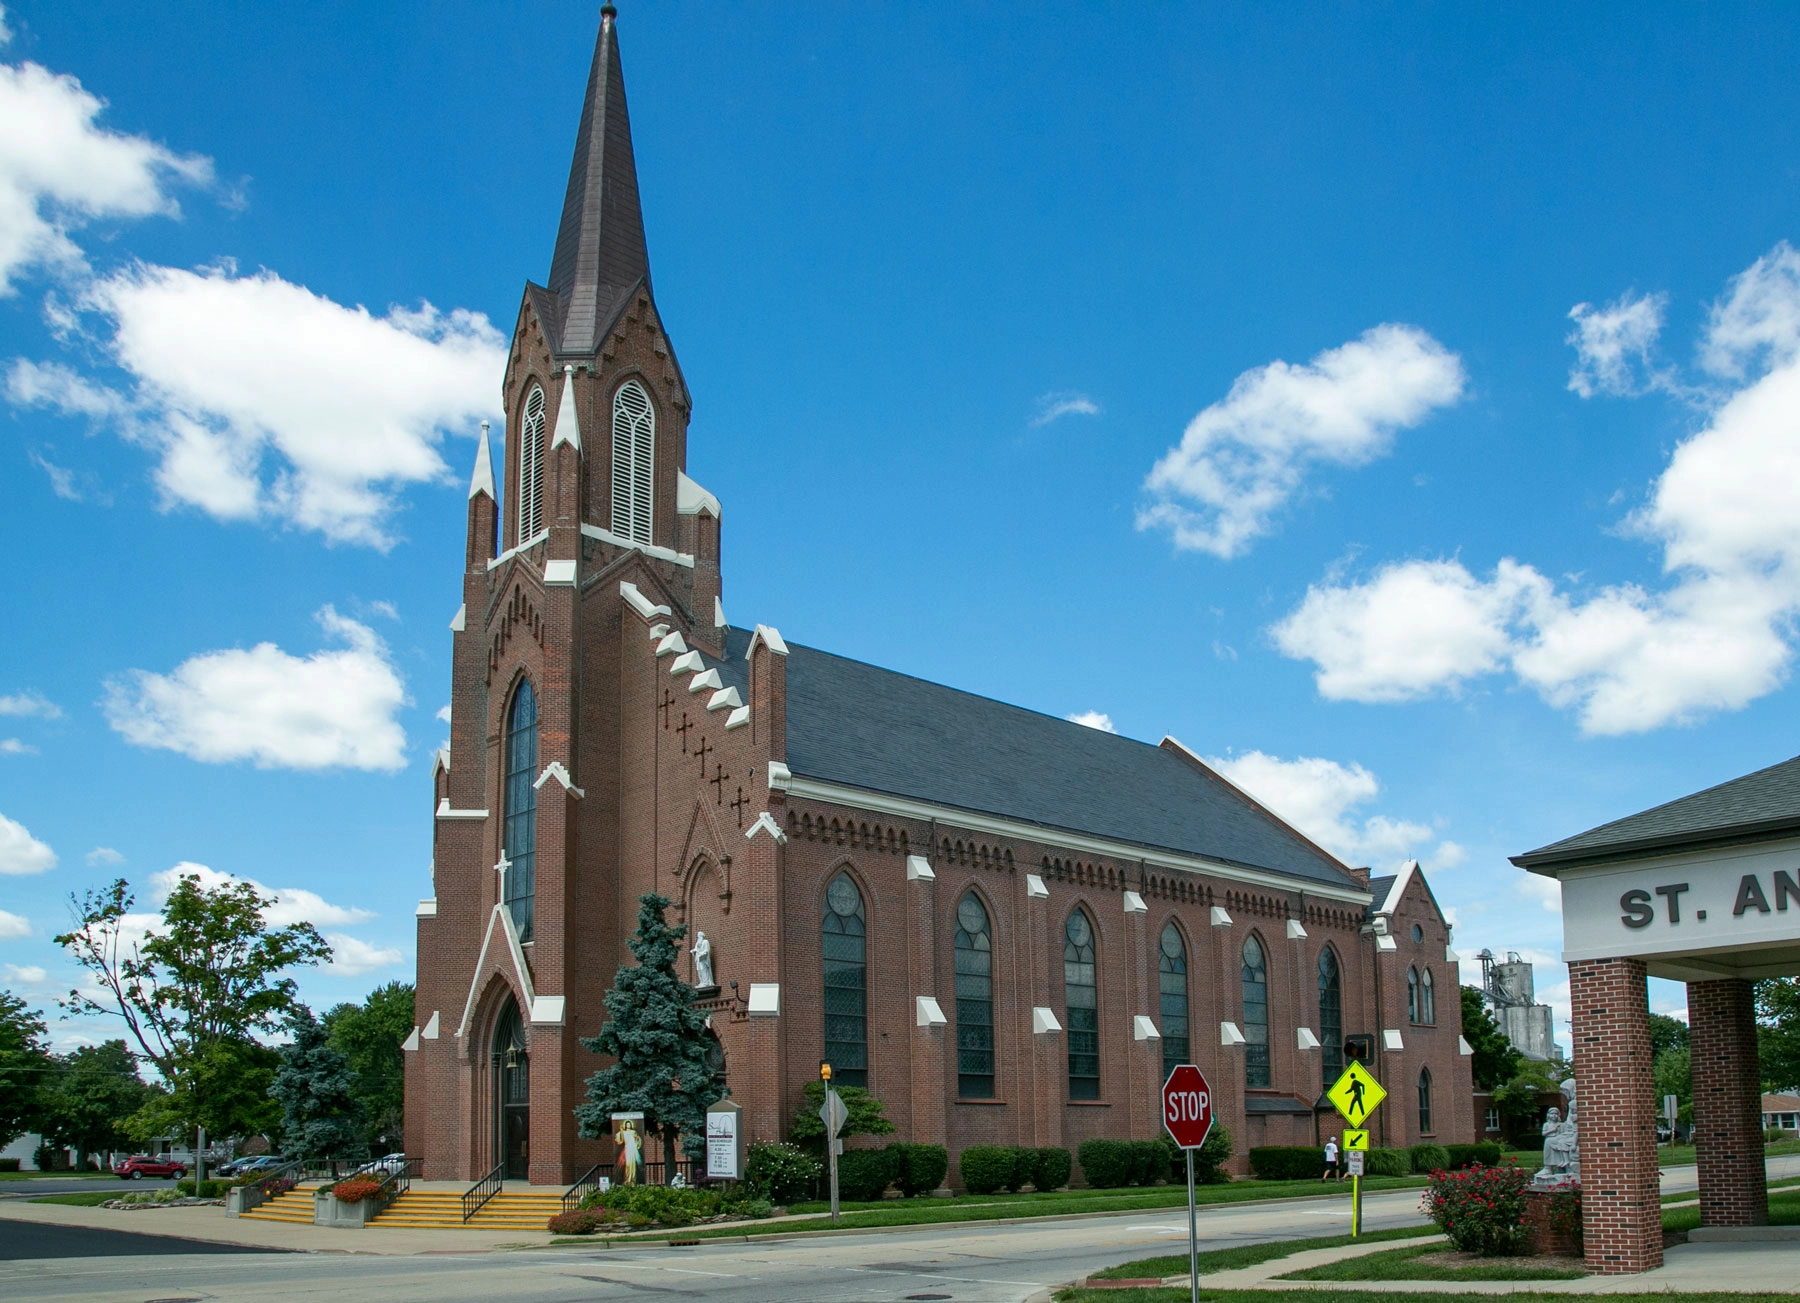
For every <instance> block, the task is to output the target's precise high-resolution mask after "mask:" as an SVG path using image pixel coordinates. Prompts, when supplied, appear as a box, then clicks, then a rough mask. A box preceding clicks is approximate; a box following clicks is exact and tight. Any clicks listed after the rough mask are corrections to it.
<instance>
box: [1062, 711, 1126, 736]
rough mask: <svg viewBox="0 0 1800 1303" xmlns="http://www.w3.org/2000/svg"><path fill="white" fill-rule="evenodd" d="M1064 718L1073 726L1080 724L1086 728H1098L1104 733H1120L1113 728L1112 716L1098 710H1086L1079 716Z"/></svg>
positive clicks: (1066, 716)
mask: <svg viewBox="0 0 1800 1303" xmlns="http://www.w3.org/2000/svg"><path fill="white" fill-rule="evenodd" d="M1063 718H1064V719H1066V720H1068V721H1069V722H1070V723H1071V724H1080V725H1082V726H1083V727H1084V728H1097V729H1099V730H1100V731H1101V732H1102V733H1117V732H1118V731H1119V730H1118V729H1116V728H1114V727H1113V722H1112V716H1111V715H1107V714H1104V713H1102V712H1101V711H1098V710H1084V711H1082V712H1081V713H1080V714H1077V715H1064V716H1063Z"/></svg>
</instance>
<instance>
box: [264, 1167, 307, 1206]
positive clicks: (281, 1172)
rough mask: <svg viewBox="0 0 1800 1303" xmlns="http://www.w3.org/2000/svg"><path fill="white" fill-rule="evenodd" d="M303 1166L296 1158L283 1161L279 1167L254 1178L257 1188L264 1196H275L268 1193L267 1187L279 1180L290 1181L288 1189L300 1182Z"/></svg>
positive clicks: (268, 1197)
mask: <svg viewBox="0 0 1800 1303" xmlns="http://www.w3.org/2000/svg"><path fill="white" fill-rule="evenodd" d="M304 1166H305V1164H304V1163H302V1162H301V1161H300V1160H299V1159H297V1158H296V1159H293V1160H291V1161H289V1162H286V1163H283V1164H282V1165H281V1166H280V1167H277V1168H272V1169H271V1170H269V1171H267V1172H264V1173H262V1175H260V1176H258V1177H257V1178H256V1185H257V1188H258V1189H260V1190H261V1191H262V1192H263V1197H264V1198H267V1199H272V1198H274V1197H275V1196H274V1195H272V1194H270V1193H269V1188H270V1187H271V1186H273V1185H275V1184H276V1183H277V1182H279V1181H288V1182H291V1185H290V1187H289V1188H290V1189H291V1188H292V1186H294V1185H298V1184H300V1178H301V1176H302V1175H304V1174H303V1173H302V1171H301V1169H302V1168H303V1167H304Z"/></svg>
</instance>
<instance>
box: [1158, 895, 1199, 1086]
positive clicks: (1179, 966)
mask: <svg viewBox="0 0 1800 1303" xmlns="http://www.w3.org/2000/svg"><path fill="white" fill-rule="evenodd" d="M1156 972H1157V985H1158V987H1159V988H1160V989H1161V993H1162V1008H1161V1013H1162V1053H1163V1077H1164V1078H1165V1079H1166V1078H1167V1077H1168V1075H1169V1073H1170V1072H1171V1071H1173V1070H1174V1068H1175V1066H1176V1065H1177V1064H1181V1063H1188V1062H1191V1060H1190V1059H1189V1058H1188V987H1187V947H1186V946H1185V945H1183V944H1182V941H1181V929H1180V928H1178V927H1176V926H1175V925H1174V924H1173V923H1170V924H1169V925H1168V926H1167V927H1165V928H1164V929H1163V933H1162V945H1161V946H1160V947H1159V948H1158V950H1157V955H1156Z"/></svg>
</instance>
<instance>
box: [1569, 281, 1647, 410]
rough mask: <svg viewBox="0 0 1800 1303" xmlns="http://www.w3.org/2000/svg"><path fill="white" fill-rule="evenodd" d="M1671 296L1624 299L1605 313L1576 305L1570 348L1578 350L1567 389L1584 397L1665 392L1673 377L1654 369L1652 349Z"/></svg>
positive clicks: (1571, 317) (1627, 296)
mask: <svg viewBox="0 0 1800 1303" xmlns="http://www.w3.org/2000/svg"><path fill="white" fill-rule="evenodd" d="M1668 306H1669V296H1668V295H1667V294H1636V295H1634V294H1629V293H1627V294H1622V295H1620V296H1619V297H1618V298H1617V299H1616V300H1614V301H1613V302H1611V303H1609V304H1607V305H1606V306H1605V307H1603V308H1596V307H1595V306H1594V305H1593V304H1591V303H1577V304H1576V305H1575V306H1574V307H1573V308H1571V309H1569V320H1570V321H1573V322H1574V323H1575V329H1574V330H1573V331H1572V332H1570V334H1569V339H1568V343H1569V345H1570V346H1571V347H1572V348H1573V349H1574V350H1575V365H1574V366H1573V367H1571V368H1570V370H1569V388H1570V389H1572V390H1574V391H1575V392H1576V393H1578V394H1580V395H1581V396H1582V397H1583V398H1592V397H1593V396H1594V395H1595V394H1614V395H1621V396H1626V395H1632V394H1641V393H1644V392H1646V391H1647V390H1649V389H1653V388H1666V387H1668V385H1669V383H1670V377H1669V373H1667V372H1661V373H1659V372H1657V371H1656V370H1655V369H1654V368H1653V367H1652V366H1651V364H1650V350H1651V349H1652V348H1653V347H1654V346H1655V344H1656V337H1657V336H1658V335H1660V334H1661V333H1662V327H1663V315H1664V313H1665V311H1666V310H1667V308H1668Z"/></svg>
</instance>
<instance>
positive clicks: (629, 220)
mask: <svg viewBox="0 0 1800 1303" xmlns="http://www.w3.org/2000/svg"><path fill="white" fill-rule="evenodd" d="M615 12H616V11H615V10H614V9H613V7H612V6H611V5H610V4H609V5H607V6H606V7H605V8H603V9H602V10H601V11H600V37H599V39H598V40H597V41H596V42H595V44H594V64H593V68H592V69H591V71H590V72H589V73H588V85H587V100H586V102H585V103H583V105H582V107H581V127H580V129H579V130H578V131H577V132H576V135H575V158H574V161H573V162H572V163H571V164H570V165H569V190H568V194H567V195H566V197H565V198H564V199H563V212H562V224H561V225H560V226H559V227H558V228H557V232H556V253H555V256H554V257H553V258H552V259H551V261H550V284H549V289H550V292H551V293H552V294H554V295H555V296H556V298H557V306H558V308H559V310H560V312H561V316H562V320H561V323H560V326H561V329H560V331H559V333H560V334H561V336H562V338H561V340H560V341H559V347H558V349H557V351H558V352H560V353H580V354H586V353H592V352H593V351H594V350H595V348H596V347H597V346H598V344H599V340H600V335H601V333H602V332H603V331H605V329H606V328H607V327H608V326H609V325H611V324H612V320H613V318H614V316H616V315H617V312H618V308H619V305H620V303H621V302H622V301H623V300H624V298H625V296H626V295H628V294H630V293H631V292H632V290H633V289H634V288H635V287H636V286H637V284H638V283H639V282H640V281H642V282H643V283H645V284H648V283H649V281H650V254H649V251H648V249H647V248H646V247H645V245H644V214H643V211H642V209H640V208H639V206H638V183H637V163H636V161H635V160H634V159H633V157H632V152H631V119H630V117H629V116H628V115H627V113H626V110H625V74H624V71H623V69H622V68H621V66H620V63H619V40H618V27H617V24H616V23H615V22H614V16H615Z"/></svg>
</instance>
